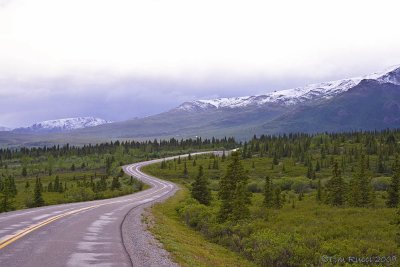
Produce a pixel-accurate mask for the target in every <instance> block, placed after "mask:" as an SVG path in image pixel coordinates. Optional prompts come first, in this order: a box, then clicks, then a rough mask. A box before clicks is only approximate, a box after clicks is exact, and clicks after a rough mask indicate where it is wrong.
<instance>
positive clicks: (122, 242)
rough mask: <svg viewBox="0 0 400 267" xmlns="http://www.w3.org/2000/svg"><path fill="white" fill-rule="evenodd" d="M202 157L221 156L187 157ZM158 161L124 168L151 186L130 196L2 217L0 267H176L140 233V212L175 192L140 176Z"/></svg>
mask: <svg viewBox="0 0 400 267" xmlns="http://www.w3.org/2000/svg"><path fill="white" fill-rule="evenodd" d="M204 153H221V152H201V153H194V154H192V155H196V154H204ZM186 156H187V155H181V157H186ZM173 158H174V157H170V158H167V160H170V159H173ZM162 160H163V159H158V160H151V161H146V162H140V163H135V164H131V165H127V166H124V167H123V169H124V171H125V172H126V173H127V174H128V175H132V176H134V177H136V178H138V179H140V180H142V181H143V182H145V183H146V184H149V185H150V186H151V188H150V189H147V190H144V191H141V192H138V193H135V194H131V195H127V196H122V197H118V198H113V199H104V200H97V201H89V202H80V203H71V204H62V205H54V206H47V207H41V208H34V209H27V210H20V211H13V212H7V213H1V214H0V265H1V266H7V267H13V266H18V267H21V266H38V267H39V266H40V267H44V266H93V265H95V266H118V267H122V266H176V264H175V263H173V262H171V261H170V259H169V257H168V253H167V252H166V251H164V250H163V249H162V248H161V247H160V246H159V244H158V243H157V241H156V240H155V239H154V238H153V237H152V236H151V235H150V234H149V232H147V231H146V230H145V226H144V225H143V222H142V216H141V214H142V213H143V210H144V208H146V207H148V206H150V205H152V204H153V203H154V202H158V201H163V200H165V199H166V198H168V197H170V196H171V195H173V194H174V193H175V192H176V190H177V186H176V185H175V184H174V183H171V182H168V181H164V180H161V179H158V178H156V177H152V176H150V175H147V174H145V173H143V172H141V171H140V168H141V167H143V166H146V165H149V164H152V163H156V162H161V161H162Z"/></svg>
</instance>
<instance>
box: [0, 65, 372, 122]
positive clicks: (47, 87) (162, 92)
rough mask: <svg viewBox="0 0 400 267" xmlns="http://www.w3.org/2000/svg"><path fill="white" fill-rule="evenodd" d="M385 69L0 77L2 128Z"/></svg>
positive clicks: (146, 111) (161, 107) (118, 114)
mask: <svg viewBox="0 0 400 267" xmlns="http://www.w3.org/2000/svg"><path fill="white" fill-rule="evenodd" d="M372 69H374V70H379V69H377V68H374V67H373V66H367V65H364V66H363V67H360V68H352V69H351V70H349V69H346V68H344V69H341V70H335V72H332V73H329V74H325V75H319V76H317V75H315V76H312V74H310V76H304V74H303V73H301V72H300V74H298V73H288V74H286V75H280V76H270V77H268V76H266V75H262V76H256V75H255V76H252V77H240V76H238V75H234V74H231V75H229V74H218V75H215V76H209V77H203V78H201V79H197V80H194V79H192V78H185V77H178V78H176V79H171V78H161V77H127V76H115V75H114V76H113V75H106V74H99V73H97V74H88V75H85V76H83V75H66V76H62V77H58V78H25V79H22V78H20V79H17V78H4V77H3V78H2V79H0V125H3V126H8V127H18V126H25V125H30V124H32V123H33V122H36V121H42V120H49V119H57V118H65V117H76V116H96V117H100V118H104V119H108V120H113V121H120V120H126V119H130V118H133V117H144V116H148V115H152V114H157V113H160V112H164V111H167V110H169V109H171V108H174V107H176V106H177V105H179V104H181V103H183V102H185V101H190V100H193V99H207V98H216V97H233V96H245V95H255V94H263V93H267V92H270V91H274V90H282V89H287V88H293V87H296V86H302V85H305V84H309V83H313V82H321V81H327V80H334V79H339V78H345V77H351V76H357V75H363V74H367V73H369V72H372Z"/></svg>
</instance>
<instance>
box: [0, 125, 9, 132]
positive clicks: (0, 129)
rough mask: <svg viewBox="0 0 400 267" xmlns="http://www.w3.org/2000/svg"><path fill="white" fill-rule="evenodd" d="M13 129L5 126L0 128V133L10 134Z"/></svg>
mask: <svg viewBox="0 0 400 267" xmlns="http://www.w3.org/2000/svg"><path fill="white" fill-rule="evenodd" d="M11 130H12V129H10V128H8V127H4V126H0V132H8V131H11Z"/></svg>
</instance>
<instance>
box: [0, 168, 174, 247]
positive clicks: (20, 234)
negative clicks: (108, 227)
mask: <svg viewBox="0 0 400 267" xmlns="http://www.w3.org/2000/svg"><path fill="white" fill-rule="evenodd" d="M142 166H143V165H142ZM142 166H137V167H139V169H140V167H142ZM134 167H135V166H134V165H131V166H129V167H128V168H127V169H129V170H130V171H131V172H133V168H134ZM139 169H136V171H138V172H139V173H140V174H142V175H145V174H144V173H142V172H140V171H139ZM146 176H147V175H146ZM156 182H158V183H159V184H161V185H162V186H163V187H162V188H160V189H158V190H156V191H154V192H151V193H148V194H144V195H143V196H138V197H134V198H133V199H130V201H132V200H139V199H141V198H144V197H148V196H151V195H156V194H157V193H158V192H160V191H162V190H163V189H165V187H167V183H163V182H161V183H160V182H159V181H156ZM153 186H155V184H153ZM125 201H126V200H123V201H121V200H119V201H112V202H108V203H102V204H98V205H93V206H89V207H85V208H81V209H77V210H72V211H68V212H65V213H62V214H59V215H55V216H53V217H50V218H48V219H46V220H44V221H42V222H39V223H37V224H34V225H31V226H29V227H27V228H25V229H23V230H21V231H19V232H17V233H15V234H13V235H11V236H9V237H8V238H6V239H4V240H0V249H3V248H5V247H6V246H8V245H10V244H11V243H13V242H15V241H16V240H18V239H20V238H22V237H23V236H25V235H27V234H29V233H31V232H33V231H35V230H37V229H39V228H41V227H43V226H45V225H47V224H49V223H52V222H54V221H57V220H59V219H61V218H63V217H65V216H68V215H72V214H76V213H78V212H81V211H86V210H89V209H94V208H97V207H101V206H104V205H110V204H115V203H120V202H125Z"/></svg>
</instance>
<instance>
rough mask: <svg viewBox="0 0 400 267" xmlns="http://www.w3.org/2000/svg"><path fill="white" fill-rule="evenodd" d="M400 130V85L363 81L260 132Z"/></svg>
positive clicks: (268, 123)
mask: <svg viewBox="0 0 400 267" xmlns="http://www.w3.org/2000/svg"><path fill="white" fill-rule="evenodd" d="M386 128H400V85H397V84H394V83H382V82H380V81H377V80H362V81H361V82H360V83H359V84H358V85H356V86H355V87H353V88H351V89H349V90H348V91H346V92H345V93H343V94H340V95H338V96H337V97H335V98H332V99H330V100H327V101H324V102H320V103H317V104H315V105H307V106H302V107H298V108H296V109H294V110H293V111H291V112H288V113H286V114H284V115H282V116H280V117H279V118H277V119H275V120H271V121H269V122H267V123H265V124H264V125H262V126H261V127H260V129H258V131H259V132H269V133H288V132H308V133H315V132H326V131H327V132H340V131H356V130H379V129H386Z"/></svg>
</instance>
